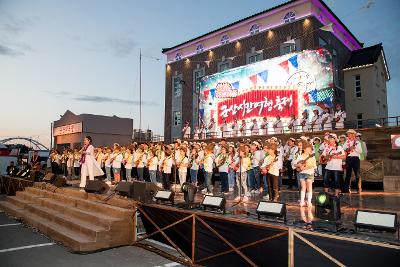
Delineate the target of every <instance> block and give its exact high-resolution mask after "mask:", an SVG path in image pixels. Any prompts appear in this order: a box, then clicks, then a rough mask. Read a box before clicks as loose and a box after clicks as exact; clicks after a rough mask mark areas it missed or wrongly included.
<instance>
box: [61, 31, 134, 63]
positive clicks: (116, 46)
mask: <svg viewBox="0 0 400 267" xmlns="http://www.w3.org/2000/svg"><path fill="white" fill-rule="evenodd" d="M131 34H132V33H131V32H127V33H118V34H113V35H111V36H109V37H106V38H105V39H104V40H102V41H91V40H88V38H87V37H86V36H82V35H76V34H75V35H69V36H68V38H69V39H70V40H72V41H74V42H77V43H81V44H83V47H84V49H86V50H87V51H91V52H106V53H110V54H112V55H113V56H116V57H126V56H128V55H130V54H131V53H132V51H133V50H134V49H135V48H136V47H137V43H136V42H135V41H134V40H133V38H132V37H131V36H130V35H131Z"/></svg>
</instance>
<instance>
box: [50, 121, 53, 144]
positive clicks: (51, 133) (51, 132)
mask: <svg viewBox="0 0 400 267" xmlns="http://www.w3.org/2000/svg"><path fill="white" fill-rule="evenodd" d="M52 148H53V123H50V149H52Z"/></svg>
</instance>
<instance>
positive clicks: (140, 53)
mask: <svg viewBox="0 0 400 267" xmlns="http://www.w3.org/2000/svg"><path fill="white" fill-rule="evenodd" d="M141 140H142V50H141V49H139V141H141Z"/></svg>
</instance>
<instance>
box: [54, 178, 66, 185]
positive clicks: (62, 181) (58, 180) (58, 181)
mask: <svg viewBox="0 0 400 267" xmlns="http://www.w3.org/2000/svg"><path fill="white" fill-rule="evenodd" d="M52 184H53V185H54V186H57V187H63V186H64V185H66V184H67V179H65V177H60V176H57V177H56V178H55V179H54V180H53V182H52Z"/></svg>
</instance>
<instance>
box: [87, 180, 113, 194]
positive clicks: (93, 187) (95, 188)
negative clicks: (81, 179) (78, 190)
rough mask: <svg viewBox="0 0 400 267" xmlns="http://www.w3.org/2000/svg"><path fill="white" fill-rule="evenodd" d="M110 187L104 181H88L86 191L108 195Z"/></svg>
mask: <svg viewBox="0 0 400 267" xmlns="http://www.w3.org/2000/svg"><path fill="white" fill-rule="evenodd" d="M109 189H110V187H109V186H108V184H106V183H105V182H104V181H99V180H88V181H86V186H85V191H86V192H87V193H98V194H104V193H106V192H107V191H108V190H109Z"/></svg>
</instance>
